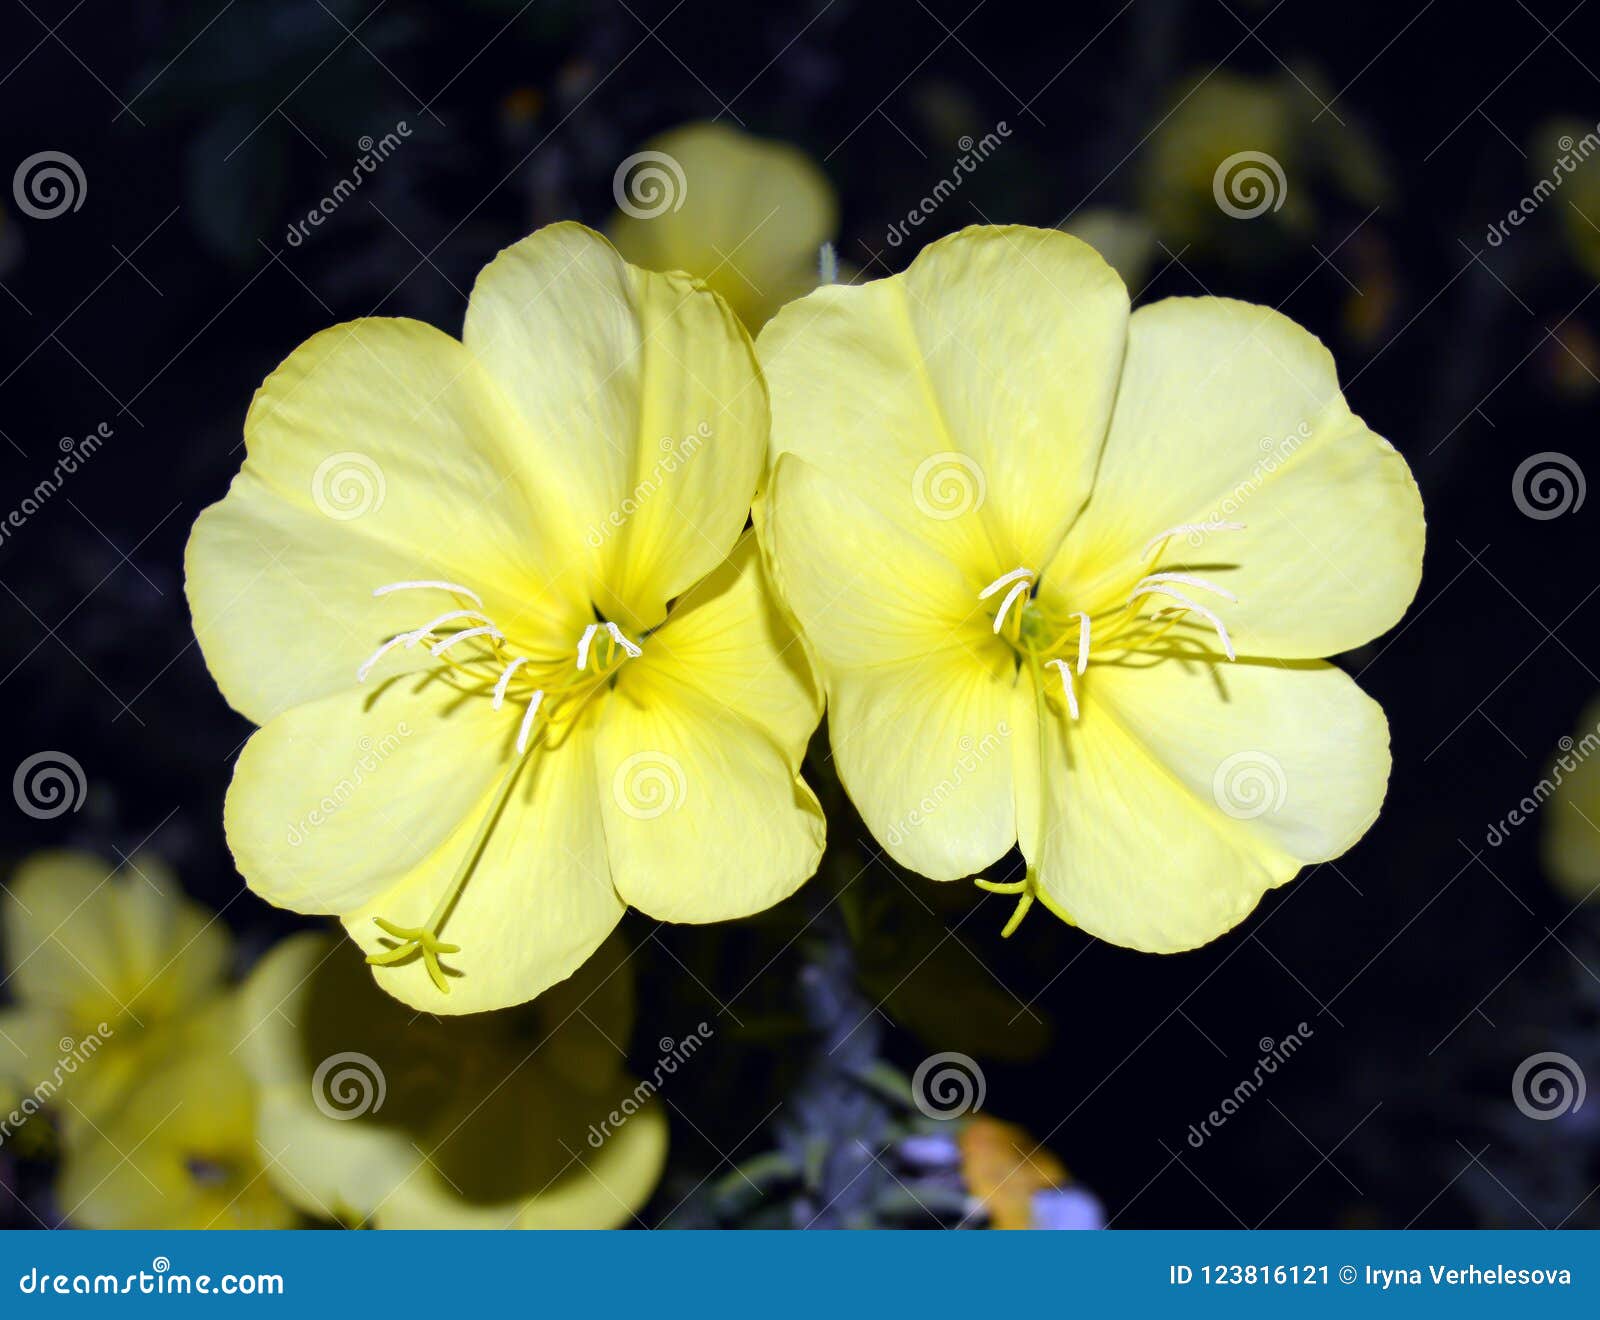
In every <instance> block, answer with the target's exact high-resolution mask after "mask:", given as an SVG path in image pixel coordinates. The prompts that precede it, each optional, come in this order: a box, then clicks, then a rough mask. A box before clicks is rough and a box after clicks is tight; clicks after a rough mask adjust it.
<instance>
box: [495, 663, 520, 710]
mask: <svg viewBox="0 0 1600 1320" xmlns="http://www.w3.org/2000/svg"><path fill="white" fill-rule="evenodd" d="M527 663H528V657H527V656H525V655H519V656H518V657H517V658H516V659H515V660H513V661H512V662H511V663H510V664H509V665H507V666H506V667H505V668H504V669H503V670H501V672H500V681H499V682H498V683H496V684H495V685H494V709H495V710H499V709H500V707H501V706H502V705H504V704H505V699H506V688H507V687H509V686H510V684H511V675H513V674H514V673H516V672H517V670H518V669H519V668H520V667H521V666H522V665H525V664H527Z"/></svg>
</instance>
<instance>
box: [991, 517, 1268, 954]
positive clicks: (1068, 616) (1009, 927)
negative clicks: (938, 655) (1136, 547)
mask: <svg viewBox="0 0 1600 1320" xmlns="http://www.w3.org/2000/svg"><path fill="white" fill-rule="evenodd" d="M1243 529H1244V524H1243V523H1232V522H1202V523H1181V524H1179V525H1178V526H1176V527H1169V528H1168V529H1167V530H1166V531H1164V532H1159V533H1157V534H1156V535H1155V536H1153V537H1151V538H1150V540H1149V541H1148V542H1146V543H1145V547H1144V550H1143V551H1142V552H1141V554H1140V556H1139V563H1140V567H1141V569H1143V568H1148V569H1151V570H1153V571H1150V572H1145V573H1144V574H1143V576H1141V577H1139V578H1138V579H1137V580H1136V581H1135V582H1134V584H1133V587H1132V588H1131V589H1130V591H1129V592H1128V596H1127V599H1126V600H1124V601H1123V603H1122V604H1121V605H1116V606H1112V607H1110V608H1108V609H1104V610H1100V611H1097V612H1095V613H1092V614H1091V613H1090V612H1088V611H1086V610H1073V611H1071V612H1069V613H1065V614H1062V613H1059V612H1057V611H1054V610H1052V608H1051V607H1050V606H1049V605H1047V604H1046V603H1045V602H1044V601H1043V600H1041V599H1040V597H1039V592H1038V588H1039V575H1038V573H1037V572H1036V571H1035V570H1034V569H1032V568H1029V567H1027V566H1026V565H1024V566H1022V567H1019V568H1014V569H1012V570H1011V571H1010V572H1008V573H1002V574H1001V575H1000V576H999V577H997V578H996V579H995V580H994V581H993V582H991V583H989V585H988V586H986V587H985V588H984V589H983V590H982V591H980V592H979V593H978V599H979V600H980V601H989V600H997V601H998V604H997V605H995V607H994V634H995V636H996V637H1001V638H1003V639H1005V641H1006V642H1008V643H1009V644H1010V646H1011V648H1012V650H1013V651H1014V652H1015V653H1016V657H1017V667H1018V670H1019V672H1020V670H1021V669H1022V668H1024V667H1026V668H1027V670H1028V672H1029V674H1030V675H1031V677H1032V680H1033V685H1034V692H1035V694H1036V697H1037V700H1038V706H1039V712H1040V719H1039V775H1040V788H1041V792H1042V794H1043V796H1044V798H1045V799H1046V801H1048V800H1049V792H1048V789H1047V787H1046V785H1045V780H1046V778H1047V777H1048V775H1049V760H1048V752H1047V740H1046V736H1045V724H1044V714H1045V712H1046V710H1048V708H1049V706H1050V703H1051V693H1052V692H1053V690H1054V684H1053V683H1047V682H1046V679H1045V671H1046V670H1054V671H1055V672H1056V674H1057V675H1059V678H1060V689H1061V691H1060V702H1061V704H1062V705H1064V706H1065V708H1066V712H1067V714H1068V716H1069V717H1070V718H1071V719H1073V720H1077V719H1078V718H1079V716H1080V713H1081V708H1080V705H1079V695H1078V681H1079V680H1080V679H1082V678H1083V676H1084V673H1085V672H1086V671H1087V670H1088V668H1089V664H1090V662H1091V660H1099V661H1107V660H1117V659H1122V658H1125V657H1127V656H1128V655H1130V654H1134V653H1139V652H1145V653H1148V652H1149V650H1150V648H1151V647H1152V646H1153V645H1154V643H1155V642H1156V641H1158V640H1159V639H1160V638H1162V637H1164V636H1165V635H1166V634H1167V633H1168V632H1170V631H1171V630H1172V629H1173V628H1174V627H1176V626H1177V625H1178V624H1179V623H1180V622H1182V621H1183V620H1184V619H1185V618H1193V619H1199V620H1201V621H1203V622H1204V623H1205V624H1207V625H1209V626H1210V628H1211V629H1212V630H1213V631H1214V632H1215V633H1216V635H1217V640H1218V641H1219V642H1220V643H1221V645H1222V650H1223V653H1224V654H1225V655H1226V656H1227V657H1228V659H1229V660H1233V659H1235V658H1236V657H1235V653H1234V649H1233V639H1232V638H1231V637H1229V636H1228V629H1227V626H1226V625H1225V624H1224V623H1223V621H1222V619H1221V617H1220V616H1219V615H1218V614H1217V613H1216V611H1215V610H1213V609H1212V608H1211V607H1210V606H1207V605H1202V604H1201V603H1200V602H1199V601H1197V600H1195V599H1194V596H1195V595H1196V594H1199V593H1207V594H1210V595H1213V596H1216V597H1219V598H1220V599H1222V600H1224V601H1227V602H1229V603H1237V601H1238V599H1239V598H1238V597H1237V596H1235V595H1234V594H1233V592H1231V591H1229V590H1228V589H1227V588H1226V587H1221V586H1218V585H1217V584H1216V583H1215V582H1211V581H1208V580H1207V579H1206V578H1203V577H1200V576H1198V575H1196V574H1194V573H1189V572H1185V571H1182V570H1180V569H1168V568H1162V567H1161V565H1162V562H1163V560H1164V559H1165V557H1166V553H1167V550H1168V548H1169V547H1170V546H1171V545H1172V543H1173V540H1174V538H1176V537H1179V536H1182V537H1185V538H1187V540H1188V541H1189V543H1190V544H1191V545H1194V546H1198V545H1199V544H1200V543H1201V541H1202V540H1203V539H1204V538H1205V536H1206V535H1207V534H1209V533H1211V532H1230V531H1242V530H1243ZM1151 605H1154V607H1155V608H1153V609H1150V608H1149V607H1150V606H1151ZM1146 611H1148V612H1146ZM977 884H978V886H979V887H980V888H982V889H986V890H989V891H990V892H991V893H999V894H1014V895H1016V896H1017V906H1016V909H1015V911H1014V912H1013V913H1012V915H1011V919H1010V920H1009V921H1007V922H1006V925H1005V927H1004V929H1003V930H1002V931H1001V932H1000V933H1001V935H1002V936H1009V935H1010V934H1011V933H1012V932H1013V931H1014V930H1016V928H1017V926H1018V925H1019V924H1020V923H1021V921H1022V918H1023V917H1024V916H1026V915H1027V912H1028V909H1029V908H1030V907H1032V905H1033V900H1034V898H1035V896H1036V895H1037V893H1038V883H1037V876H1036V873H1035V872H1034V870H1033V868H1032V867H1029V868H1028V871H1027V874H1026V875H1025V876H1024V877H1023V878H1022V879H1021V880H1016V881H1011V882H1008V883H999V882H996V881H992V880H985V879H982V878H980V879H979V880H978V881H977ZM1063 915H1065V914H1063Z"/></svg>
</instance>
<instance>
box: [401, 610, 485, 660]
mask: <svg viewBox="0 0 1600 1320" xmlns="http://www.w3.org/2000/svg"><path fill="white" fill-rule="evenodd" d="M457 619H481V620H482V621H483V622H484V623H493V620H492V619H490V618H489V616H488V615H487V614H479V613H478V611H477V610H451V611H450V613H448V614H441V615H440V616H439V617H438V618H437V619H430V620H428V622H427V623H425V624H423V625H422V627H420V628H415V629H413V630H412V631H411V632H409V633H407V634H406V649H407V650H408V651H409V650H410V649H411V648H412V647H413V646H415V645H416V644H417V643H418V642H420V641H421V640H422V639H423V638H424V637H426V636H427V635H428V634H429V633H431V632H432V631H433V630H434V629H435V628H437V627H438V626H439V625H440V624H441V623H454V622H455V621H456V620H457Z"/></svg>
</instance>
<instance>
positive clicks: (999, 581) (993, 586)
mask: <svg viewBox="0 0 1600 1320" xmlns="http://www.w3.org/2000/svg"><path fill="white" fill-rule="evenodd" d="M1032 576H1033V570H1032V569H1031V568H1014V569H1012V570H1011V571H1010V572H1009V573H1002V574H1001V575H1000V576H999V577H997V578H996V579H995V580H994V581H993V582H991V583H990V584H989V585H988V586H986V587H985V588H984V589H983V590H982V591H980V592H979V593H978V599H979V600H988V599H989V597H990V596H992V595H994V593H995V592H997V591H999V590H1000V588H1001V587H1003V586H1005V584H1006V583H1007V582H1015V581H1016V580H1017V579H1018V578H1031V577H1032Z"/></svg>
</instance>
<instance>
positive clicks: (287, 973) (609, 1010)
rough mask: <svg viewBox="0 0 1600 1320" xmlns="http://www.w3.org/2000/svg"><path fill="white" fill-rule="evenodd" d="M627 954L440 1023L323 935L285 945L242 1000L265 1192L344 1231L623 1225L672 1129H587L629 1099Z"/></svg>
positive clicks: (641, 1117) (651, 1109) (652, 1176)
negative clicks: (380, 984) (403, 1001)
mask: <svg viewBox="0 0 1600 1320" xmlns="http://www.w3.org/2000/svg"><path fill="white" fill-rule="evenodd" d="M623 957H624V951H623V949H622V948H621V945H620V942H619V941H617V940H615V939H613V940H612V941H611V942H610V943H609V944H608V945H607V946H606V947H605V948H603V949H602V950H601V951H600V952H599V953H598V954H597V955H596V956H595V957H594V958H592V959H591V960H590V961H589V962H588V963H587V964H585V966H584V967H583V969H582V970H581V971H579V972H578V974H577V975H575V976H574V977H572V979H570V980H568V981H566V982H564V983H563V984H561V985H559V986H557V987H555V988H554V989H552V990H550V991H549V992H548V993H546V994H544V995H542V996H541V997H540V998H539V999H538V1000H536V1001H535V1002H534V1003H532V1004H529V1005H527V1006H525V1007H523V1008H517V1009H507V1010H505V1011H503V1012H498V1013H486V1014H482V1015H480V1016H477V1017H473V1018H469V1019H466V1020H450V1021H442V1020H439V1019H436V1018H431V1017H418V1016H417V1015H416V1014H414V1013H412V1012H410V1011H409V1010H407V1009H405V1008H403V1007H402V1006H401V1005H399V1004H397V1003H396V1002H395V1001H394V1000H393V999H390V998H389V997H387V996H386V995H384V994H382V993H380V992H379V991H378V990H377V988H376V987H375V986H374V985H373V984H372V978H371V977H369V976H367V975H365V974H364V972H363V971H362V968H361V963H360V961H359V959H357V958H356V957H354V956H353V955H351V954H348V953H347V950H346V949H343V948H334V947H333V946H332V945H331V943H330V941H329V940H328V939H326V938H325V937H323V936H320V935H314V934H306V935H297V936H294V937H292V938H290V939H288V940H286V941H284V943H282V944H280V945H279V946H278V947H277V948H275V949H274V950H273V951H272V952H271V953H269V954H268V955H267V957H266V958H265V959H263V961H262V962H261V964H260V965H259V966H258V967H257V968H256V970H255V972H254V973H253V974H252V976H251V978H250V981H249V982H248V984H247V986H246V989H245V997H246V1006H247V1016H248V1018H249V1020H250V1022H251V1023H252V1024H253V1025H252V1027H251V1029H250V1030H249V1032H248V1034H247V1037H246V1040H245V1044H244V1046H243V1048H242V1049H241V1051H240V1053H241V1056H242V1057H243V1058H244V1059H245V1060H246V1062H247V1065H248V1067H249V1068H250V1070H251V1072H252V1073H253V1074H254V1075H255V1077H256V1078H257V1079H258V1081H259V1082H260V1084H261V1088H262V1113H261V1126H260V1135H261V1144H262V1148H263V1150H265V1151H267V1152H269V1153H270V1156H271V1165H270V1176H271V1178H272V1179H273V1180H274V1181H275V1182H276V1183H277V1185H278V1186H279V1187H281V1189H282V1191H283V1193H284V1195H285V1196H287V1197H288V1198H289V1199H290V1200H291V1201H293V1202H294V1203H295V1204H296V1205H298V1206H299V1207H300V1208H301V1209H302V1210H305V1211H306V1212H307V1213H309V1214H313V1215H319V1216H322V1217H324V1218H329V1219H338V1220H341V1221H343V1222H345V1223H347V1224H350V1225H351V1226H371V1227H375V1228H611V1227H615V1226H616V1225H619V1224H622V1223H625V1222H627V1221H629V1220H630V1219H631V1218H632V1216H633V1214H634V1212H635V1211H636V1210H637V1209H638V1208H639V1207H640V1206H641V1205H643V1204H644V1202H645V1201H646V1200H647V1199H648V1198H649V1195H650V1193H651V1191H652V1190H653V1189H654V1188H655V1185H656V1182H657V1180H658V1179H659V1177H660V1175H661V1168H662V1164H663V1162H664V1160H665V1157H666V1139H667V1125H666V1119H665V1116H664V1114H663V1113H662V1111H661V1108H660V1106H659V1105H658V1104H657V1103H656V1102H655V1101H654V1100H653V1099H652V1100H648V1101H647V1102H645V1103H644V1104H643V1107H642V1108H638V1109H637V1110H636V1112H631V1116H630V1117H628V1118H627V1119H626V1121H624V1122H623V1123H622V1124H621V1125H620V1126H618V1127H616V1128H615V1130H610V1129H601V1128H598V1127H595V1126H591V1125H595V1124H601V1123H604V1122H605V1121H606V1116H607V1115H608V1114H609V1113H610V1111H611V1110H612V1109H614V1108H616V1107H617V1106H618V1105H619V1104H620V1103H621V1102H622V1101H623V1099H624V1098H626V1097H630V1096H632V1095H633V1094H634V1085H635V1084H634V1082H633V1080H632V1079H631V1078H628V1077H626V1076H625V1074H624V1073H623V1070H622V1054H621V1051H622V1050H623V1049H624V1048H625V1047H626V1045H627V1040H628V1035H629V1033H630V1030H631V1026H632V1011H633V989H632V981H631V977H630V976H629V974H628V971H627V968H626V964H625V962H623ZM629 1109H630V1111H633V1110H634V1109H635V1105H634V1103H630V1105H629ZM597 1132H600V1133H602V1136H601V1139H600V1140H599V1141H598V1142H596V1140H595V1139H594V1134H595V1133H597Z"/></svg>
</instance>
